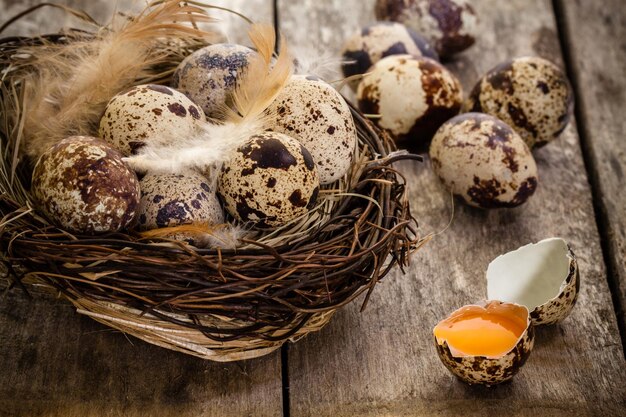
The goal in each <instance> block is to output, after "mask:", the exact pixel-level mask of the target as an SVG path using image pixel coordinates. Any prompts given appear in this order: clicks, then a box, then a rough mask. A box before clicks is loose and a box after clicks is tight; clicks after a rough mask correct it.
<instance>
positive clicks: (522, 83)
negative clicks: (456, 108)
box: [464, 57, 574, 149]
mask: <svg viewBox="0 0 626 417" xmlns="http://www.w3.org/2000/svg"><path fill="white" fill-rule="evenodd" d="M573 106H574V94H573V92H572V88H571V86H570V83H569V81H568V80H567V77H566V76H565V74H564V73H563V71H561V69H560V68H558V67H557V66H556V65H554V64H553V63H551V62H550V61H547V60H545V59H543V58H539V57H521V58H514V59H512V60H510V61H507V62H505V63H502V64H500V65H498V66H496V67H495V68H493V69H491V70H490V71H489V72H487V74H486V75H485V76H483V77H482V78H481V79H480V80H479V81H478V83H477V84H476V86H475V87H474V89H473V90H472V92H471V94H470V97H469V98H468V100H467V101H466V103H465V105H464V107H465V109H466V110H467V111H472V112H482V113H488V114H491V115H493V116H496V117H498V118H499V119H500V120H502V121H504V122H505V123H508V124H509V125H510V126H511V127H512V128H514V129H515V130H516V131H517V133H519V134H520V136H521V137H522V139H524V141H525V142H526V144H527V145H528V146H529V147H530V148H531V149H532V148H533V147H539V146H543V145H545V144H546V143H548V142H550V141H552V140H554V139H555V138H557V137H558V136H559V135H560V134H561V132H563V130H564V129H565V127H566V126H567V123H568V122H569V120H570V118H571V115H572V112H573Z"/></svg>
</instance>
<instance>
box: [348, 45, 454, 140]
mask: <svg viewBox="0 0 626 417" xmlns="http://www.w3.org/2000/svg"><path fill="white" fill-rule="evenodd" d="M357 96H358V105H359V108H360V109H361V111H363V112H364V113H366V114H379V115H380V117H378V118H375V119H373V121H374V122H375V123H376V124H377V125H378V126H379V127H380V128H382V129H385V130H387V131H388V132H389V133H390V134H391V135H392V136H393V137H394V138H395V139H396V140H397V141H398V142H399V143H400V144H401V145H403V146H407V147H410V148H416V149H419V148H423V147H425V146H426V145H427V144H428V142H429V141H430V139H431V138H432V136H433V134H434V133H435V132H436V130H437V129H438V128H439V126H441V124H442V123H443V122H445V121H446V120H448V119H450V118H451V117H453V116H454V115H456V114H457V113H458V112H459V109H460V108H461V104H462V96H463V93H462V90H461V84H460V83H459V81H458V80H457V79H456V77H454V75H452V74H451V73H450V72H449V71H448V70H447V69H446V68H445V67H443V66H442V65H441V64H439V63H438V62H436V61H434V60H432V59H428V58H424V57H420V58H416V57H412V56H408V55H394V56H390V57H387V58H384V59H382V60H380V61H378V63H376V64H375V65H374V66H373V67H372V69H371V71H370V74H368V75H367V76H365V77H364V78H363V80H362V81H361V83H360V84H359V88H358V90H357Z"/></svg>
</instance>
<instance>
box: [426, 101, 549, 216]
mask: <svg viewBox="0 0 626 417" xmlns="http://www.w3.org/2000/svg"><path fill="white" fill-rule="evenodd" d="M430 158H431V160H432V164H433V169H434V170H435V173H436V174H437V175H438V176H439V178H440V179H441V181H442V182H443V184H444V185H445V187H446V188H448V189H449V190H451V191H452V192H453V193H454V194H455V195H457V196H459V197H461V198H462V199H463V201H465V202H466V203H467V204H469V205H470V206H474V207H480V208H483V209H491V208H500V207H515V206H518V205H520V204H522V203H524V202H525V201H526V200H528V198H529V197H530V196H531V195H532V194H533V193H534V192H535V189H536V188H537V165H536V164H535V159H534V158H533V156H532V154H531V152H530V150H529V149H528V146H526V144H525V143H524V141H523V140H522V138H521V137H520V136H519V135H518V134H517V133H516V132H515V131H514V130H513V129H512V128H511V127H509V126H508V125H507V124H506V123H504V122H502V121H500V120H498V119H497V118H495V117H493V116H489V115H486V114H480V113H465V114H461V115H459V116H456V117H454V118H452V119H450V120H449V121H447V122H446V123H444V125H443V126H441V128H440V129H439V130H438V131H437V134H436V135H435V137H434V138H433V141H432V143H431V145H430Z"/></svg>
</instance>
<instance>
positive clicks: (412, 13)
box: [374, 0, 478, 58]
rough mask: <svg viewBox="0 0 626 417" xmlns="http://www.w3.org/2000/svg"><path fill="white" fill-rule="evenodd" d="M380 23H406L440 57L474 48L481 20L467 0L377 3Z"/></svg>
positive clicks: (384, 0) (414, 0) (378, 0)
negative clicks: (381, 21)
mask: <svg viewBox="0 0 626 417" xmlns="http://www.w3.org/2000/svg"><path fill="white" fill-rule="evenodd" d="M374 11H375V12H376V18H377V19H379V20H391V21H394V22H400V23H404V24H405V25H407V26H408V27H410V28H411V29H413V30H414V31H416V32H417V33H419V34H421V35H422V36H424V37H425V38H426V39H428V40H429V41H430V43H431V44H432V45H433V46H434V47H435V50H436V51H437V52H438V53H439V55H440V56H441V57H446V58H448V57H450V56H452V55H453V54H456V53H458V52H461V51H463V50H464V49H467V48H469V47H470V46H472V45H473V44H474V42H475V39H476V34H477V31H478V19H477V17H476V13H475V12H474V9H473V8H472V6H471V4H470V1H468V0H410V1H409V0H377V1H376V6H375V9H374Z"/></svg>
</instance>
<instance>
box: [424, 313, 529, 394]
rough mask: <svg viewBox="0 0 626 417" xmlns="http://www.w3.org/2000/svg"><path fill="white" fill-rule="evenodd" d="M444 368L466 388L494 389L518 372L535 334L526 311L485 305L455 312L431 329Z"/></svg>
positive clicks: (525, 358)
mask: <svg viewBox="0 0 626 417" xmlns="http://www.w3.org/2000/svg"><path fill="white" fill-rule="evenodd" d="M433 333H434V338H435V346H436V348H437V354H438V355H439V358H440V359H441V361H442V362H443V364H444V365H445V366H446V368H448V370H450V371H451V372H452V373H453V374H454V375H456V376H457V377H458V378H460V379H461V380H463V381H464V382H467V383H468V384H482V385H487V386H491V385H497V384H500V383H502V382H505V381H508V380H509V379H511V378H513V376H514V375H515V374H516V373H517V372H518V371H519V370H520V368H521V367H522V365H524V363H525V362H526V360H527V359H528V356H529V355H530V352H531V350H532V348H533V344H534V338H535V333H534V330H533V327H532V326H531V321H530V315H529V314H528V309H527V308H526V307H524V306H521V305H518V304H512V303H504V302H501V301H485V302H483V303H479V304H476V305H467V306H464V307H461V308H460V309H458V310H456V311H454V312H453V313H452V314H451V315H450V316H448V317H447V318H446V319H444V320H442V321H440V322H439V323H438V324H437V326H435V328H434V329H433Z"/></svg>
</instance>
